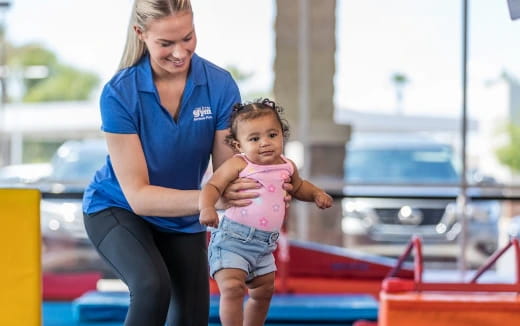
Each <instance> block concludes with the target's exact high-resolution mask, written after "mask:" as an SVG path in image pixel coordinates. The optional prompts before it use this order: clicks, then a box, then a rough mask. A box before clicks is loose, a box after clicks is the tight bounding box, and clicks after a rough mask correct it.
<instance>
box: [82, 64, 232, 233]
mask: <svg viewBox="0 0 520 326" xmlns="http://www.w3.org/2000/svg"><path fill="white" fill-rule="evenodd" d="M237 102H240V94H239V90H238V87H237V85H236V83H235V81H234V80H233V78H232V77H231V75H230V74H229V72H227V71H225V70H224V69H222V68H219V67H217V66H216V65H214V64H212V63H211V62H209V61H207V60H205V59H202V58H201V57H199V56H197V55H196V54H194V55H193V57H192V59H191V66H190V70H189V73H188V79H187V81H186V86H185V89H184V92H183V95H182V100H181V105H180V111H179V114H178V118H177V121H175V120H173V119H172V117H171V116H170V114H169V113H168V111H167V110H166V109H165V108H163V107H162V105H161V104H160V100H159V94H158V92H157V89H156V87H155V84H154V82H153V78H152V69H151V66H150V58H149V56H148V55H145V56H144V57H143V58H142V59H141V60H140V61H139V62H138V63H137V64H136V65H134V66H132V67H129V68H126V69H123V70H121V71H120V72H118V73H117V74H116V75H115V76H114V77H113V78H112V79H111V80H110V81H109V82H108V83H107V84H106V85H105V87H104V88H103V92H102V94H101V100H100V105H101V120H102V126H101V130H103V131H105V132H110V133H120V134H138V135H139V138H140V140H141V143H142V146H143V151H144V155H145V157H146V163H147V166H148V175H149V178H150V184H152V185H156V186H163V187H168V188H175V189H181V190H193V189H200V182H201V180H202V176H203V175H204V172H205V171H206V168H207V166H208V162H209V158H210V155H211V151H212V149H213V140H214V135H215V132H216V130H223V129H227V128H229V115H230V112H231V107H232V106H233V104H235V103H237ZM108 207H121V208H125V209H128V210H131V208H130V205H129V204H128V201H127V200H126V198H125V196H124V195H123V192H122V190H121V186H120V185H119V182H118V181H117V178H116V176H115V173H114V169H113V168H112V163H111V161H110V157H109V156H108V157H107V160H106V164H105V165H104V166H103V167H101V168H100V169H99V170H98V171H97V172H96V174H95V175H94V178H93V180H92V182H91V183H90V185H89V186H88V187H87V188H86V190H85V193H84V197H83V210H84V212H86V213H88V214H92V213H95V212H98V211H101V210H103V209H105V208H108ZM143 218H144V219H146V220H147V221H149V222H150V223H153V224H154V225H156V226H157V227H158V228H159V229H161V230H164V231H172V232H186V233H195V232H201V231H204V230H205V229H206V228H205V227H204V226H202V225H201V224H200V223H199V220H198V215H193V216H185V217H176V218H164V217H156V216H143Z"/></svg>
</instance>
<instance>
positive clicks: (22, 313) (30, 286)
mask: <svg viewBox="0 0 520 326" xmlns="http://www.w3.org/2000/svg"><path fill="white" fill-rule="evenodd" d="M40 248H41V236H40V192H39V191H38V190H35V189H0V280H1V290H0V325H24V326H33V325H41V249H40Z"/></svg>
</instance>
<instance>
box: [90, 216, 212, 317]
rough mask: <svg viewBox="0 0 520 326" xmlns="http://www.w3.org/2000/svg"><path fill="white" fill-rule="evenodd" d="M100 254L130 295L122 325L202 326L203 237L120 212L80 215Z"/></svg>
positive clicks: (205, 305) (205, 288) (205, 295)
mask: <svg viewBox="0 0 520 326" xmlns="http://www.w3.org/2000/svg"><path fill="white" fill-rule="evenodd" d="M84 222H85V228H86V230H87V234H88V236H89V238H90V240H91V241H92V243H93V244H94V247H96V249H97V251H98V252H99V254H100V255H101V256H102V257H103V258H104V259H105V260H106V261H107V262H108V264H110V265H111V266H112V268H113V269H114V271H115V272H116V273H117V274H118V275H119V277H120V278H121V280H122V281H123V282H125V283H126V285H127V286H128V288H129V290H130V306H129V309H128V313H127V315H126V319H125V325H126V326H143V325H146V326H155V325H157V326H164V325H165V322H167V323H166V325H168V326H181V325H182V326H188V325H192V326H207V325H208V314H209V279H208V261H207V249H206V233H205V232H202V233H194V234H191V233H167V232H160V231H157V230H155V229H154V228H153V227H151V225H150V224H149V223H148V222H146V221H145V220H144V219H142V218H141V217H139V216H137V215H135V214H134V213H132V212H129V211H127V210H124V209H121V208H116V207H112V208H108V209H105V210H102V211H100V212H97V213H94V214H90V215H89V214H85V215H84Z"/></svg>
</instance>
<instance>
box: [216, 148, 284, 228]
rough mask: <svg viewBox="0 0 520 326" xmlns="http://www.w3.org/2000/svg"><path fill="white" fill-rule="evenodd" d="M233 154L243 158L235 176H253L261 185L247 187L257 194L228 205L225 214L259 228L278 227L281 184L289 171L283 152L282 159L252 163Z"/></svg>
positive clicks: (281, 193)
mask: <svg viewBox="0 0 520 326" xmlns="http://www.w3.org/2000/svg"><path fill="white" fill-rule="evenodd" d="M237 155H238V156H240V157H242V158H243V159H244V160H245V161H246V162H247V166H246V167H245V168H244V169H243V170H242V171H241V172H240V174H239V176H240V177H244V178H250V179H254V180H257V181H258V182H259V183H260V184H261V185H262V187H261V188H259V189H254V190H251V191H254V192H258V193H259V194H260V196H258V197H257V198H255V199H254V200H253V202H252V203H251V204H250V205H248V206H245V207H231V208H229V209H227V210H226V212H225V215H226V217H227V218H229V219H231V220H233V221H236V222H238V223H241V224H244V225H248V226H251V227H254V228H256V229H259V230H264V231H279V230H280V228H281V227H282V224H283V219H284V217H285V201H284V197H285V190H284V189H283V188H282V185H283V183H284V180H285V179H286V178H287V177H289V176H291V175H292V174H293V172H294V169H293V165H292V164H291V163H290V162H289V161H287V159H286V158H285V157H284V156H283V155H282V159H283V160H284V161H285V163H282V164H274V165H259V164H254V163H252V162H250V161H249V160H248V159H247V158H246V156H245V155H243V154H237Z"/></svg>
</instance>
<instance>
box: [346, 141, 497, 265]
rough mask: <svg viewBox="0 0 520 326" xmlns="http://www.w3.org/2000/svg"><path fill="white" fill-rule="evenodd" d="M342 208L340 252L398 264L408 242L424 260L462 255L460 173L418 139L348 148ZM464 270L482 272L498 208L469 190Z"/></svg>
mask: <svg viewBox="0 0 520 326" xmlns="http://www.w3.org/2000/svg"><path fill="white" fill-rule="evenodd" d="M346 153H347V154H346V159H345V163H344V173H345V182H346V186H345V189H344V192H345V194H346V195H347V197H346V198H345V199H343V201H342V208H343V219H342V229H343V232H344V235H345V236H344V239H345V240H344V245H345V246H346V247H348V248H355V249H361V250H363V251H367V252H370V253H375V254H380V255H386V256H394V257H395V256H398V255H400V254H402V252H403V251H404V248H405V245H406V243H407V242H408V241H409V240H410V239H411V237H412V235H418V236H420V237H421V238H422V239H423V243H424V247H423V254H424V255H425V257H426V258H434V259H435V260H454V259H455V258H456V257H457V256H458V255H459V254H460V247H459V242H458V238H459V237H460V234H461V230H462V228H461V223H460V221H459V220H458V219H457V215H456V204H455V197H456V196H457V194H458V193H459V188H458V184H459V182H460V173H459V170H458V168H457V164H456V160H455V155H454V153H453V150H452V148H451V146H449V145H447V144H443V143H438V142H435V141H433V140H432V139H429V138H425V137H422V136H416V135H413V136H410V135H381V134H380V135H367V136H361V137H356V136H354V137H353V139H352V140H351V141H350V142H349V143H348V144H347V151H346ZM468 194H469V196H470V197H472V198H475V200H473V201H471V202H470V203H469V207H468V212H469V217H468V219H469V221H468V223H467V225H468V229H467V230H468V231H467V232H468V233H467V234H468V246H467V251H466V258H467V262H468V263H469V265H470V267H471V266H478V265H480V264H481V263H482V262H483V261H484V260H485V259H486V258H487V257H488V256H489V255H490V254H491V253H492V252H493V251H495V250H496V248H497V241H498V219H499V216H500V203H499V202H498V201H495V200H478V195H479V194H478V189H476V188H475V189H469V193H468Z"/></svg>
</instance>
